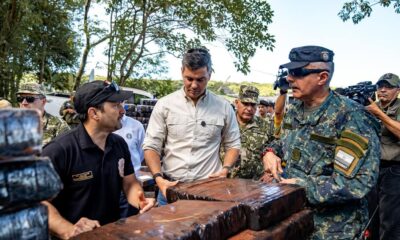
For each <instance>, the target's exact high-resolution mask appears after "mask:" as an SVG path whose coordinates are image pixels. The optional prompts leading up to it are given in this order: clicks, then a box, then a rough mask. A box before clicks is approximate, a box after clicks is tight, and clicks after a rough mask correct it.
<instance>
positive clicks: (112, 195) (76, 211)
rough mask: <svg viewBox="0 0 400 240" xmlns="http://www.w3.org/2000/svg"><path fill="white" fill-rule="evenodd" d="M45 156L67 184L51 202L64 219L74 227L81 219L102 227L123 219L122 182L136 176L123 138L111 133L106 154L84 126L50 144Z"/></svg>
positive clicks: (46, 147) (107, 141)
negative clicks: (120, 213)
mask: <svg viewBox="0 0 400 240" xmlns="http://www.w3.org/2000/svg"><path fill="white" fill-rule="evenodd" d="M42 155H43V156H48V157H50V159H51V160H52V162H53V165H54V168H55V169H56V171H57V172H58V174H59V175H60V178H61V180H62V182H63V184H64V188H63V190H62V191H61V192H60V193H59V194H58V195H57V197H56V198H54V199H53V200H52V201H51V202H52V204H53V205H54V206H55V207H56V208H57V210H58V211H59V212H60V214H61V216H63V217H64V218H65V219H67V220H68V221H70V222H71V223H73V224H75V223H76V222H77V221H78V220H79V219H80V218H81V217H87V218H89V219H92V220H98V221H99V222H100V224H101V225H103V224H107V223H110V222H114V221H116V220H118V219H119V199H120V194H121V191H122V179H123V176H127V175H130V174H132V173H134V170H133V166H132V163H131V161H130V159H131V158H130V153H129V148H128V145H127V144H126V142H125V140H124V139H123V138H122V137H120V136H118V135H116V134H113V133H110V134H109V135H108V137H107V140H106V146H105V150H104V151H103V150H101V149H100V148H99V147H98V146H97V145H96V144H94V143H93V141H92V139H91V138H90V137H89V135H88V133H87V132H86V130H85V128H84V127H83V125H82V124H80V125H79V126H78V127H77V128H75V129H73V130H71V131H69V132H68V133H66V134H63V135H61V136H59V137H57V138H55V139H54V140H53V141H52V142H50V143H49V144H47V145H46V146H45V147H44V149H43V152H42Z"/></svg>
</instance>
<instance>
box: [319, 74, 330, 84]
mask: <svg viewBox="0 0 400 240" xmlns="http://www.w3.org/2000/svg"><path fill="white" fill-rule="evenodd" d="M328 79H329V73H328V72H321V73H320V74H319V80H318V85H320V86H324V85H326V84H327V83H328Z"/></svg>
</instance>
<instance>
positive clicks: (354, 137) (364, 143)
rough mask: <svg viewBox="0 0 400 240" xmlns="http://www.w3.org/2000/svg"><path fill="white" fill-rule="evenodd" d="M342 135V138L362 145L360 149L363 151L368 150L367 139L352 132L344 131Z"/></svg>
mask: <svg viewBox="0 0 400 240" xmlns="http://www.w3.org/2000/svg"><path fill="white" fill-rule="evenodd" d="M340 135H341V137H342V138H347V139H351V140H353V141H354V142H356V143H357V144H358V145H360V147H361V148H362V149H363V150H366V149H368V139H367V138H365V137H363V136H360V135H358V134H356V133H354V132H352V131H350V130H344V131H343V132H342V133H341V134H340Z"/></svg>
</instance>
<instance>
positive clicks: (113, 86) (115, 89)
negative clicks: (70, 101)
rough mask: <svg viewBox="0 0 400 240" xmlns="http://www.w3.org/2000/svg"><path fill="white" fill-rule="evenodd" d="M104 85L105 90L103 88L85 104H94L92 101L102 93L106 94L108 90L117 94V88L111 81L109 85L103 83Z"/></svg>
mask: <svg viewBox="0 0 400 240" xmlns="http://www.w3.org/2000/svg"><path fill="white" fill-rule="evenodd" d="M104 85H105V86H106V87H105V88H103V89H102V90H101V91H100V92H98V93H97V94H96V95H94V97H92V99H91V100H90V101H89V102H88V103H87V104H88V105H89V104H90V103H92V102H94V100H98V99H97V98H98V97H99V96H101V95H102V94H103V93H104V92H107V91H109V90H111V91H114V92H117V93H118V92H119V86H118V84H117V83H116V82H114V81H112V82H111V83H110V84H108V82H106V81H104Z"/></svg>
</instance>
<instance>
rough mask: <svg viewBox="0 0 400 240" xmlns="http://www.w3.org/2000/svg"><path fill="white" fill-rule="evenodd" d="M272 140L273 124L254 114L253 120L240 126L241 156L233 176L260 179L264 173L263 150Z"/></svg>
mask: <svg viewBox="0 0 400 240" xmlns="http://www.w3.org/2000/svg"><path fill="white" fill-rule="evenodd" d="M271 140H272V130H271V124H270V123H269V122H268V121H265V120H263V119H261V118H260V117H258V116H254V118H253V121H252V122H250V123H248V124H246V125H245V126H240V143H241V148H240V157H239V159H238V160H237V161H236V164H235V167H234V168H233V170H232V173H231V177H239V178H246V179H254V180H258V179H260V177H261V176H262V175H263V173H264V167H263V163H262V157H261V154H262V151H263V150H264V148H265V146H266V145H267V144H268V143H269V142H270V141H271Z"/></svg>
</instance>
